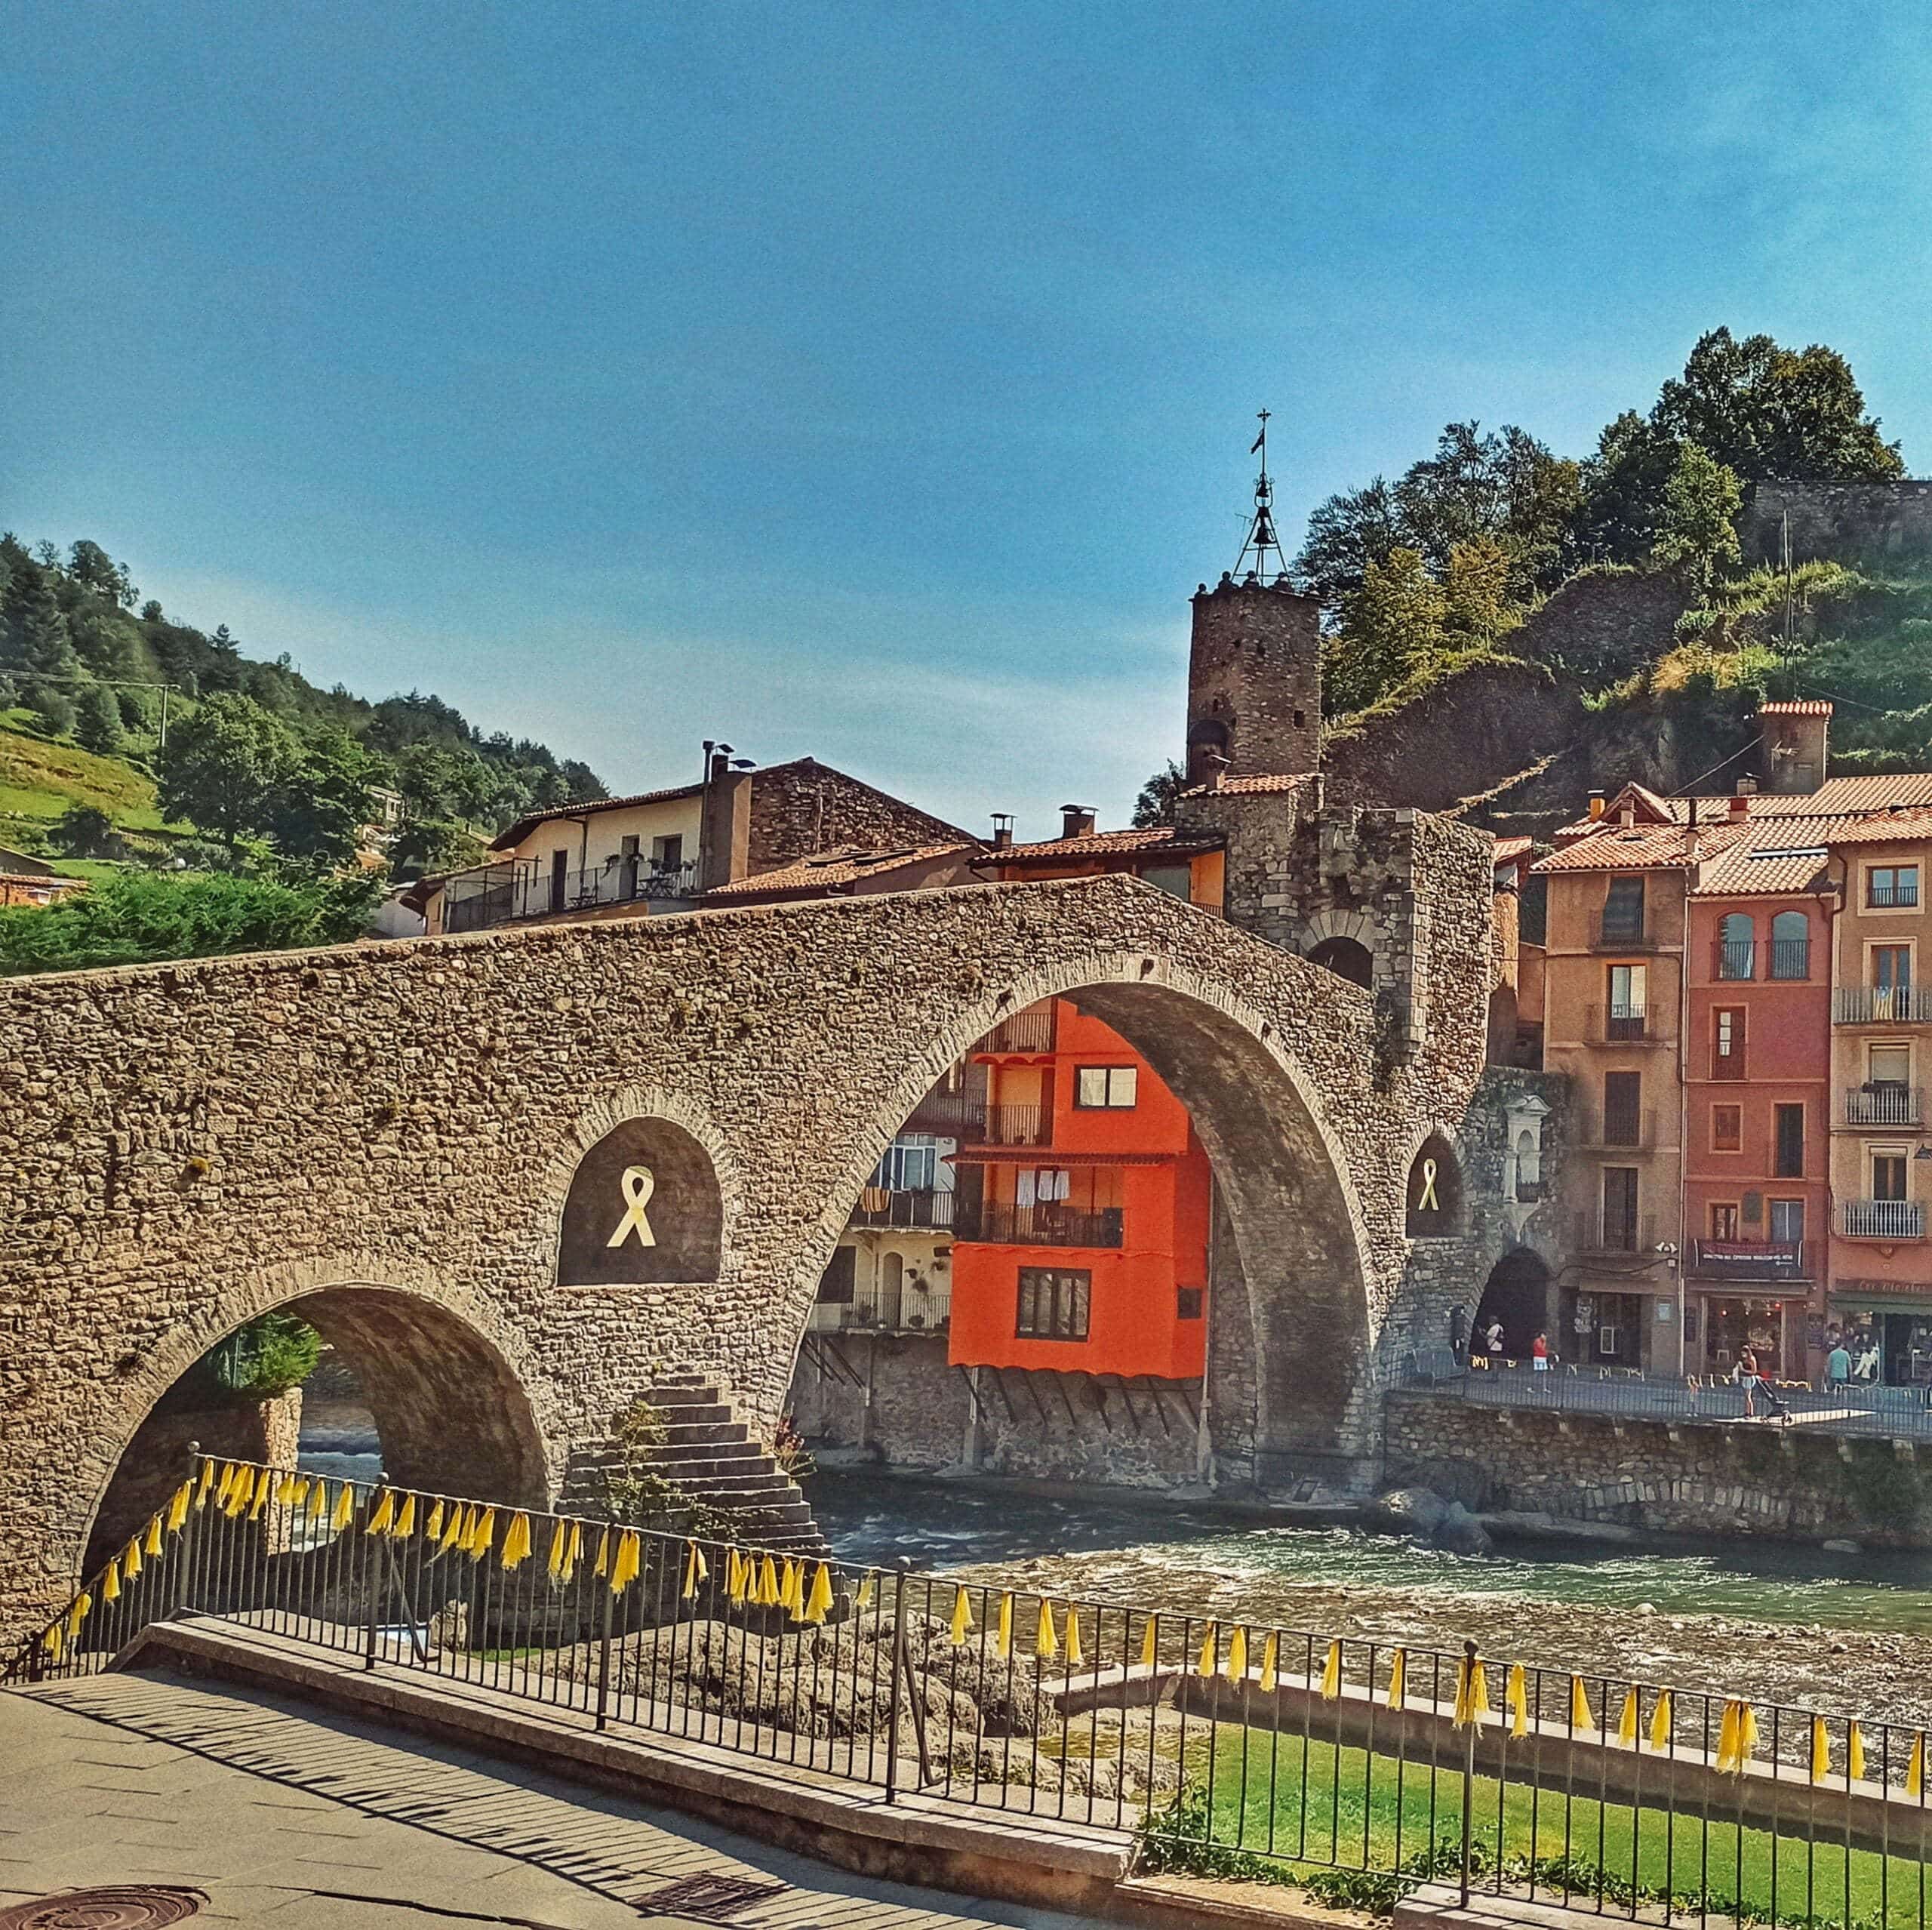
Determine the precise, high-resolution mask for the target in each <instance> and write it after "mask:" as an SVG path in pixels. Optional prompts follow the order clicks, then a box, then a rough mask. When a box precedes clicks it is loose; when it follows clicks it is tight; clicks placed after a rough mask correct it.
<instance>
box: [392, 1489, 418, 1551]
mask: <svg viewBox="0 0 1932 1930" xmlns="http://www.w3.org/2000/svg"><path fill="white" fill-rule="evenodd" d="M389 1532H390V1533H391V1534H393V1535H394V1536H395V1538H396V1539H397V1540H398V1541H408V1539H409V1538H410V1537H411V1535H412V1534H414V1533H415V1532H416V1497H415V1496H414V1494H405V1495H404V1496H403V1498H402V1506H401V1507H399V1508H398V1509H397V1510H396V1511H395V1527H393V1528H391V1529H390V1530H389Z"/></svg>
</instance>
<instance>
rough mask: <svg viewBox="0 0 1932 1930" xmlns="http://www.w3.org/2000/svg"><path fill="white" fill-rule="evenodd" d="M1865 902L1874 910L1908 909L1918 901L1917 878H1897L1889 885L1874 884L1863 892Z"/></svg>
mask: <svg viewBox="0 0 1932 1930" xmlns="http://www.w3.org/2000/svg"><path fill="white" fill-rule="evenodd" d="M1865 902H1866V904H1867V905H1868V906H1869V907H1870V908H1871V909H1872V910H1874V911H1909V910H1911V908H1912V907H1913V906H1914V905H1915V904H1917V903H1918V879H1915V878H1913V879H1903V878H1901V879H1898V880H1897V882H1895V883H1894V884H1890V885H1872V887H1871V888H1869V890H1868V891H1866V894H1865Z"/></svg>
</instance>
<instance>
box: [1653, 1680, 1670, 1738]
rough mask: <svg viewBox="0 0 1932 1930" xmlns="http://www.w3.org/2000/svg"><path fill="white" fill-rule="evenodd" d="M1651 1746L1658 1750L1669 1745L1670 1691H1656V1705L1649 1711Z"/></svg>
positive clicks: (1662, 1689)
mask: <svg viewBox="0 0 1932 1930" xmlns="http://www.w3.org/2000/svg"><path fill="white" fill-rule="evenodd" d="M1651 1747H1652V1748H1653V1749H1654V1750H1659V1751H1662V1750H1667V1749H1668V1748H1669V1747H1670V1691H1669V1689H1667V1688H1660V1689H1659V1690H1658V1691H1657V1707H1655V1708H1654V1709H1653V1710H1651Z"/></svg>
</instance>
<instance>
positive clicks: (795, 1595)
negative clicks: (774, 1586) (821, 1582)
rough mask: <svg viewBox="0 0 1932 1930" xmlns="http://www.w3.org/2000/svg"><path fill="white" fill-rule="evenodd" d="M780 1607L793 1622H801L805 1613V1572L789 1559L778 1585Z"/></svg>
mask: <svg viewBox="0 0 1932 1930" xmlns="http://www.w3.org/2000/svg"><path fill="white" fill-rule="evenodd" d="M778 1605H779V1607H780V1608H783V1610H784V1611H785V1612H786V1614H788V1615H789V1616H790V1617H791V1618H792V1621H802V1620H803V1619H804V1613H805V1571H804V1568H803V1567H802V1566H801V1565H800V1564H799V1563H798V1562H795V1561H792V1560H790V1559H789V1558H788V1559H787V1560H786V1563H785V1569H784V1575H783V1579H782V1580H781V1581H780V1583H779V1584H778Z"/></svg>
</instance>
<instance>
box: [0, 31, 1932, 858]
mask: <svg viewBox="0 0 1932 1930" xmlns="http://www.w3.org/2000/svg"><path fill="white" fill-rule="evenodd" d="M10 20H11V28H10V32H9V35H8V59H7V60H6V62H5V63H4V68H0V117H4V120H3V122H0V124H3V125H4V126H5V133H6V144H7V148H8V156H9V166H8V186H7V191H6V192H5V195H4V197H0V264H4V266H0V522H4V523H5V524H7V525H11V527H13V528H15V529H16V530H17V531H19V532H20V534H23V536H26V537H29V538H30V539H32V540H39V539H40V538H42V537H53V538H54V539H55V540H58V541H60V542H61V543H63V544H64V543H66V542H67V541H68V540H71V539H72V537H75V536H78V535H83V534H85V535H89V536H91V537H94V538H95V539H96V540H98V541H100V542H101V543H103V544H105V545H106V547H107V548H108V549H109V550H110V551H111V552H112V553H113V554H114V555H115V556H118V557H122V558H124V559H126V560H127V561H128V562H129V563H130V565H131V568H132V569H133V571H134V576H135V579H136V580H137V582H138V583H140V585H141V586H142V588H143V593H144V594H146V595H151V596H158V597H159V598H160V599H162V602H163V603H164V604H165V605H166V606H167V607H168V608H169V609H170V611H174V612H176V613H178V614H181V615H183V616H184V617H187V618H188V619H189V620H192V621H195V622H197V623H202V624H203V625H205V626H208V627H212V626H214V624H215V623H219V622H223V621H226V623H229V626H231V628H232V629H234V630H235V633H236V634H237V635H238V636H240V637H241V638H242V642H243V645H244V647H245V648H246V649H248V651H251V654H264V655H273V654H276V653H277V652H278V651H283V650H287V651H289V652H291V654H292V655H293V656H294V658H295V660H297V663H299V664H300V666H301V667H302V668H303V669H304V670H305V671H306V672H307V673H309V675H310V676H312V677H314V678H315V679H318V681H321V682H325V683H331V682H336V681H337V680H340V681H341V682H344V683H346V684H347V685H349V687H350V688H352V689H355V690H358V691H362V692H365V693H366V694H371V695H380V694H384V693H386V692H387V691H389V690H391V689H395V688H405V689H406V688H410V687H411V686H412V685H414V686H418V687H420V688H423V689H425V690H429V689H434V690H435V691H439V692H440V693H441V694H442V695H444V696H445V697H448V699H450V700H451V701H453V702H454V703H457V704H458V705H460V706H461V707H462V708H463V710H465V711H466V713H469V715H470V716H472V718H473V719H475V721H476V722H479V723H481V725H484V727H485V728H506V729H509V730H511V731H515V732H517V733H518V734H529V735H531V736H535V737H542V738H543V739H545V740H547V741H549V743H552V745H553V746H555V748H556V749H557V750H559V751H560V752H561V753H565V754H567V755H574V756H581V757H583V758H586V759H588V760H589V762H591V763H592V764H593V765H595V767H596V768H597V769H598V771H600V772H601V774H603V775H604V777H605V778H606V780H608V782H610V783H611V785H612V786H613V787H614V788H616V789H620V790H622V789H626V788H631V787H634V786H638V787H641V786H645V785H648V784H652V783H662V782H666V781H676V780H678V779H680V778H681V777H683V776H685V774H695V771H696V769H697V744H698V741H699V740H700V738H703V737H726V738H728V739H729V740H731V742H732V743H734V744H735V745H736V746H738V748H739V749H740V750H741V751H743V752H745V753H749V754H750V755H752V756H756V757H758V759H761V760H764V759H777V758H780V757H783V756H795V755H798V754H800V753H805V752H811V753H815V754H817V755H818V756H821V757H823V758H825V759H828V760H829V761H830V762H833V763H835V764H838V765H841V766H842V767H844V768H847V769H848V770H851V771H856V772H857V773H859V774H861V775H863V776H865V777H869V778H871V779H872V780H875V781H876V782H878V783H884V784H886V785H888V786H890V787H892V788H894V789H897V790H903V791H905V792H906V793H909V794H911V795H912V796H915V797H917V798H918V799H921V801H922V802H927V803H928V804H929V805H931V806H932V807H933V808H937V809H939V810H940V811H944V812H946V814H949V815H951V816H952V817H955V818H956V819H957V820H959V821H961V822H963V823H966V824H968V825H969V826H974V827H979V826H983V823H984V819H985V814H986V812H987V811H991V810H995V809H1002V808H1003V809H1008V810H1013V811H1018V812H1019V813H1020V815H1021V832H1022V835H1023V836H1024V835H1042V834H1044V833H1046V832H1047V831H1048V830H1050V829H1051V823H1050V821H1049V820H1050V818H1051V813H1052V811H1053V808H1054V806H1055V805H1058V804H1059V803H1060V802H1063V801H1066V800H1078V801H1080V802H1085V803H1089V804H1093V805H1097V806H1099V807H1100V808H1101V811H1102V813H1103V820H1116V821H1118V820H1123V819H1124V815H1125V813H1126V811H1127V810H1128V806H1129V805H1130V804H1131V799H1132V797H1133V794H1134V790H1135V789H1136V787H1137V784H1138V783H1139V781H1140V778H1141V777H1143V776H1144V775H1145V774H1146V773H1147V772H1148V771H1149V770H1150V769H1152V768H1154V767H1155V765H1158V763H1159V762H1161V760H1162V759H1164V757H1165V756H1168V755H1169V754H1170V753H1171V752H1173V751H1174V750H1175V749H1176V748H1177V741H1178V739H1179V736H1180V704H1181V692H1182V679H1183V670H1184V664H1185V657H1186V633H1187V608H1186V596H1187V595H1188V593H1189V592H1190V591H1191V590H1192V588H1193V586H1194V585H1195V582H1196V581H1197V580H1199V579H1201V578H1202V577H1209V576H1211V575H1213V574H1216V573H1217V572H1218V571H1220V570H1221V569H1223V568H1226V567H1227V566H1228V565H1229V564H1230V563H1231V562H1232V561H1233V560H1234V552H1235V549H1236V548H1237V547H1238V544H1239V540H1240V534H1241V528H1240V525H1241V513H1242V509H1243V506H1244V501H1245V498H1246V493H1247V488H1248V485H1249V482H1250V480H1251V476H1250V470H1249V466H1248V463H1247V457H1246V454H1245V451H1246V449H1247V442H1248V439H1249V435H1250V432H1251V417H1252V414H1253V412H1254V410H1255V409H1256V408H1258V407H1259V406H1260V405H1262V404H1263V403H1264V402H1265V403H1266V405H1268V406H1269V408H1272V410H1274V411H1275V424H1274V434H1273V447H1274V449H1275V456H1276V460H1277V465H1278V471H1279V484H1280V489H1279V500H1280V503H1281V509H1282V512H1283V522H1284V531H1287V530H1295V529H1297V528H1298V526H1299V524H1300V519H1301V518H1302V516H1303V515H1304V514H1305V513H1306V510H1307V509H1308V508H1309V506H1311V505H1312V503H1315V502H1317V501H1318V500H1320V499H1321V497H1324V496H1325V495H1327V494H1329V493H1330V492H1331V491H1334V490H1335V489H1337V488H1344V487H1347V486H1350V485H1354V484H1356V483H1358V482H1362V481H1364V480H1366V479H1367V477H1368V476H1371V475H1372V474H1374V472H1377V470H1393V469H1398V468H1400V467H1401V466H1403V465H1404V464H1405V463H1407V462H1408V461H1410V460H1412V459H1413V458H1414V457H1416V456H1417V455H1418V454H1422V453H1423V452H1424V451H1426V448H1427V447H1428V446H1429V444H1430V442H1432V439H1433V436H1434V434H1435V430H1436V429H1437V428H1438V426H1440V425H1441V423H1444V422H1445V421H1447V420H1450V419H1451V417H1465V416H1475V417H1479V418H1481V420H1484V422H1487V423H1500V422H1503V421H1506V420H1515V421H1519V422H1521V423H1523V424H1524V426H1527V427H1528V428H1530V429H1532V430H1534V432H1537V434H1539V435H1540V436H1543V438H1544V439H1546V441H1548V442H1550V443H1551V444H1552V445H1553V446H1555V448H1558V450H1559V451H1563V452H1565V453H1571V454H1581V453H1583V452H1584V451H1586V449H1587V448H1589V445H1590V444H1591V443H1592V441H1593V440H1594V438H1595V432H1596V430H1597V429H1598V426H1600V425H1601V423H1603V422H1604V420H1607V417H1609V416H1611V414H1614V413H1615V411H1617V409H1619V408H1623V407H1625V406H1627V405H1639V406H1641V405H1644V404H1645V403H1647V402H1648V401H1649V399H1651V397H1652V396H1654V394H1655V392H1656V389H1657V385H1658V383H1660V381H1661V380H1663V377H1666V375H1668V374H1671V373H1672V372H1673V371H1675V369H1676V368H1678V367H1679V366H1681V363H1682V361H1683V359H1684V354H1685V352H1687V349H1689V347H1690V344H1691V343H1692V342H1693V341H1694V340H1695V338H1696V337H1697V334H1698V333H1699V332H1700V331H1701V330H1702V329H1703V328H1707V327H1709V326H1712V325H1715V324H1717V323H1719V322H1728V323H1729V324H1730V325H1731V326H1732V327H1733V328H1737V329H1738V330H1739V331H1747V330H1753V329H1765V330H1768V331H1770V332H1771V333H1773V334H1776V335H1777V336H1778V337H1780V339H1783V340H1789V341H1792V342H1794V343H1803V342H1808V341H1812V340H1824V341H1828V342H1829V343H1832V344H1833V345H1834V346H1837V347H1838V348H1840V349H1843V350H1844V352H1846V353H1847V354H1848V355H1849V356H1850V357H1851V359H1852V362H1853V365H1854V368H1855V369H1856V370H1857V373H1858V374H1859V376H1860V379H1861V380H1862V381H1863V383H1864V386H1865V389H1866V396H1867V399H1868V401H1869V403H1870V404H1871V405H1872V407H1873V408H1875V409H1876V410H1877V411H1878V412H1879V413H1880V414H1881V416H1882V417H1884V423H1885V427H1886V432H1887V434H1888V435H1892V436H1902V437H1903V439H1904V442H1905V452H1906V461H1907V463H1908V466H1909V467H1911V468H1912V469H1914V470H1915V472H1917V471H1921V470H1922V469H1924V468H1925V467H1926V466H1927V465H1928V464H1932V457H1928V456H1927V454H1926V452H1927V451H1928V450H1932V361H1929V360H1928V358H1927V354H1926V352H1925V351H1926V317H1927V313H1928V312H1932V304H1928V300H1927V297H1928V294H1932V286H1928V283H1932V275H1928V254H1932V222H1928V220H1927V209H1928V207H1932V199H1928V194H1927V189H1928V187H1932V178H1929V177H1932V143H1928V141H1927V137H1926V136H1927V126H1926V122H1927V113H1928V107H1927V103H1929V102H1932V17H1928V15H1927V12H1926V11H1925V8H1924V5H1923V0H1900V3H1899V4H1892V3H1891V0H1857V4H1852V3H1851V0H1810V4H1809V5H1804V6H1798V5H1783V4H1781V3H1780V0H1674V3H1673V4H1669V5H1664V4H1644V0H1615V4H1612V0H1560V3H1559V4H1555V5H1552V4H1550V0H1525V3H1524V4H1514V0H1512V3H1511V4H1502V0H1497V4H1486V0H1423V4H1415V5H1410V4H1379V0H1294V4H1287V5H1281V4H1278V5H1271V6H1244V5H1242V6H1234V5H1192V6H1189V7H1186V8H1177V7H1173V6H1170V5H1155V4H1147V5H1081V4H1069V0H1052V4H1036V5H997V4H986V0H981V4H978V5H973V6H970V7H962V6H960V5H957V4H944V5H918V4H903V5H902V4H897V0H873V3H872V4H869V5H838V4H824V0H820V4H814V5H807V6H802V7H801V6H795V5H737V4H733V0H719V3H718V4H713V5H705V6H701V7H692V6H670V5H639V4H626V5H598V4H592V0H577V4H572V5H568V6H565V5H538V4H531V0H523V4H518V5H495V4H488V0H463V4H450V5H443V6H437V7H430V6H422V5H410V4H408V3H407V0H379V3H374V4H372V3H371V0H331V4H329V5H321V4H315V3H313V0H285V4H279V5H274V6H269V7H262V6H257V5H199V4H195V0H168V4H166V5H141V4H124V5H115V6H114V7H112V8H101V9H98V10H93V9H83V10H81V11H78V12H77V11H75V10H74V9H73V8H72V7H71V6H68V5H42V4H40V0H29V3H28V4H27V5H25V6H24V7H20V6H18V5H17V6H16V8H15V9H14V11H13V12H12V14H11V15H10ZM1292 540H1293V539H1292V538H1291V541H1292Z"/></svg>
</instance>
